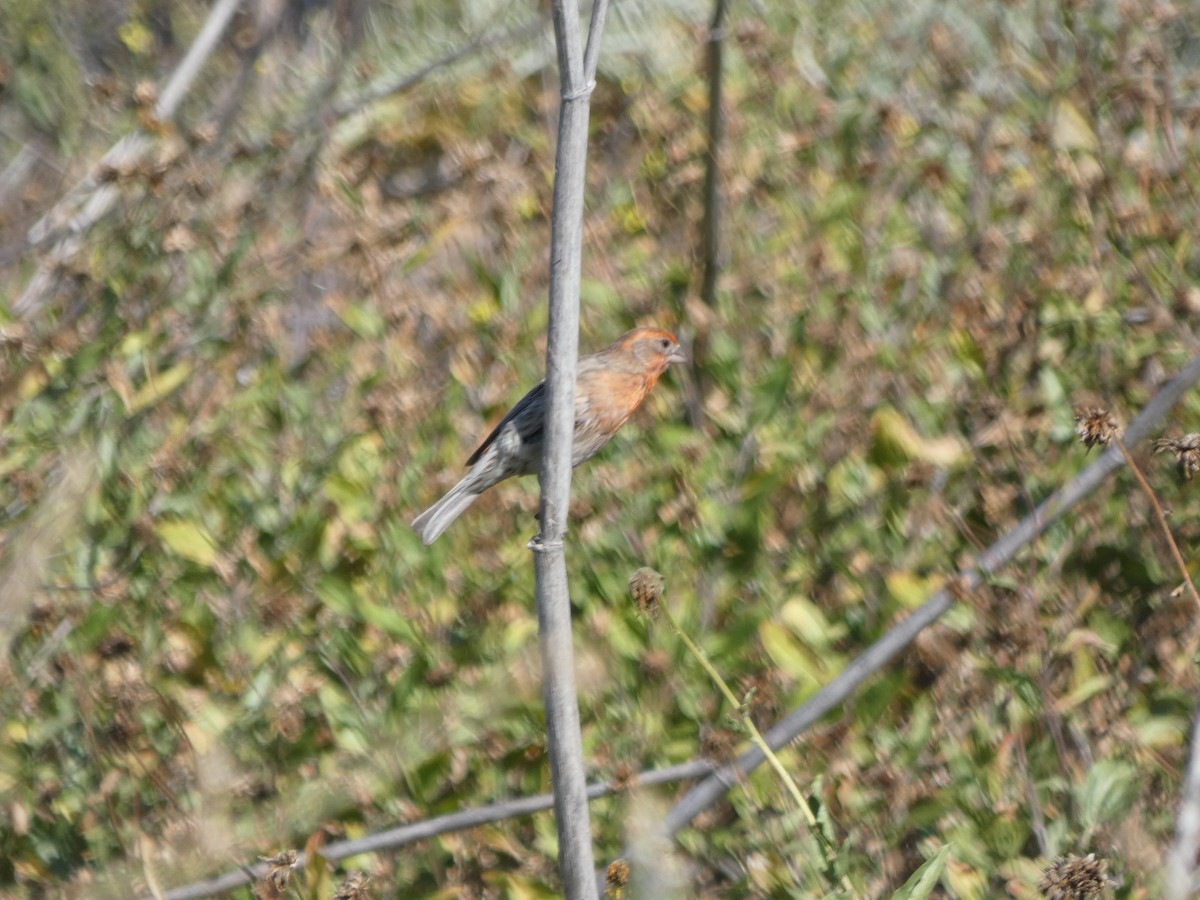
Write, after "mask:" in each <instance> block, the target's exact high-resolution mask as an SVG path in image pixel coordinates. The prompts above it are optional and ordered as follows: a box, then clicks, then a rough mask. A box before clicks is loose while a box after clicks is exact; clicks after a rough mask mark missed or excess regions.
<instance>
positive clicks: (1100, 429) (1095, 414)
mask: <svg viewBox="0 0 1200 900" xmlns="http://www.w3.org/2000/svg"><path fill="white" fill-rule="evenodd" d="M1118 431H1119V426H1118V425H1117V420H1116V419H1114V418H1113V416H1112V413H1110V412H1109V411H1108V410H1107V409H1101V408H1100V407H1098V406H1094V407H1092V408H1091V409H1081V410H1078V411H1077V412H1076V413H1075V433H1076V434H1078V435H1079V440H1081V441H1083V444H1084V446H1085V447H1087V448H1088V450H1091V449H1092V448H1093V447H1094V446H1096V445H1097V444H1100V445H1101V446H1104V445H1105V444H1107V443H1108V442H1109V441H1110V440H1112V439H1113V438H1114V437H1115V436H1116V435H1117V432H1118Z"/></svg>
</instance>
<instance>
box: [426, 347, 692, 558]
mask: <svg viewBox="0 0 1200 900" xmlns="http://www.w3.org/2000/svg"><path fill="white" fill-rule="evenodd" d="M686 360H687V356H686V355H685V354H684V352H683V351H682V350H681V349H680V348H679V341H678V340H676V339H675V335H673V334H671V333H670V332H669V331H663V330H662V329H661V328H635V329H634V330H633V331H630V332H627V333H626V334H623V335H621V337H620V338H618V339H617V341H616V343H614V344H613V345H612V346H610V347H605V348H604V349H603V350H601V351H600V352H599V353H591V354H589V355H587V356H581V357H580V358H579V367H578V370H577V374H576V379H575V438H574V442H573V445H572V447H573V455H572V458H571V465H572V466H577V465H579V464H580V463H582V462H585V461H587V460H589V459H591V458H592V457H593V456H595V455H596V454H597V453H599V452H600V449H601V448H602V447H603V446H604V445H605V444H607V443H608V442H609V441H610V440H612V437H613V435H614V434H616V433H617V432H618V431H620V429H621V426H622V425H624V424H625V423H626V422H628V421H629V417H630V416H631V415H633V413H634V411H635V410H636V409H637V408H638V407H639V406H641V404H642V401H643V400H645V399H646V395H647V394H648V393H650V389H651V388H652V387H654V385H655V383H656V382H657V381H658V379H659V377H660V376H661V375H662V373H663V372H665V371H666V370H667V367H668V366H669V365H671V363H674V362H685V361H686ZM545 420H546V382H544V381H543V382H542V383H541V384H539V385H538V386H537V387H535V388H534V389H533V390H532V391H530V392H529V393H528V394H526V395H525V396H524V397H522V398H521V401H520V402H519V403H518V404H517V405H516V406H514V407H513V408H512V409H510V410H509V411H508V415H506V416H505V417H504V418H503V419H501V420H500V424H499V425H497V426H496V427H495V428H494V429H492V433H491V434H489V435H488V436H487V437H486V438H484V440H483V443H482V444H480V445H479V449H478V450H476V451H475V452H474V453H472V454H471V458H470V459H468V460H467V465H469V466H470V467H471V471H469V472H468V473H467V474H466V477H464V478H463V480H462V481H460V482H459V483H458V484H456V485H455V486H454V487H452V488H451V489H450V492H449V493H448V494H446V496H444V497H443V498H442V499H441V500H439V501H438V502H437V503H435V504H433V506H431V507H429V509H427V510H425V512H423V513H421V514H420V515H419V516H417V517H416V518H415V519H414V520H413V523H412V525H413V528H415V529H416V530H417V533H418V534H419V535H421V540H423V541H424V542H425V543H426V544H432V543H433V542H434V541H436V540H437V539H438V537H439V536H440V535H441V533H442V532H443V531H445V530H446V529H447V528H448V527H449V526H450V523H451V522H453V521H454V520H455V519H457V518H458V517H459V516H461V515H462V514H463V512H464V511H465V510H466V508H467V507H468V506H470V505H471V504H472V503H474V502H475V498H476V497H478V496H479V495H480V494H482V493H483V492H484V491H486V490H487V489H488V488H490V487H491V486H492V485H493V484H496V483H498V482H501V481H503V480H504V479H505V478H511V477H512V476H513V475H529V474H532V473H534V472H538V471H539V470H540V469H541V465H542V433H543V429H544V425H545Z"/></svg>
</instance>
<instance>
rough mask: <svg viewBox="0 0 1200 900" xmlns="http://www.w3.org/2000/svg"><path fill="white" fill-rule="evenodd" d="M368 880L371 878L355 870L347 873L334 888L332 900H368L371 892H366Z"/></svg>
mask: <svg viewBox="0 0 1200 900" xmlns="http://www.w3.org/2000/svg"><path fill="white" fill-rule="evenodd" d="M370 880H371V876H369V875H368V874H367V873H366V872H360V871H358V870H357V869H355V870H354V871H352V872H347V873H346V877H345V878H343V879H342V880H341V881H339V882H338V885H337V887H336V888H334V894H333V900H368V898H369V897H370V896H371V892H370V891H368V890H367V883H368V882H369V881H370Z"/></svg>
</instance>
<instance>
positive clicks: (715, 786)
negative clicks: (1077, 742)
mask: <svg viewBox="0 0 1200 900" xmlns="http://www.w3.org/2000/svg"><path fill="white" fill-rule="evenodd" d="M1197 381H1200V356H1197V357H1195V358H1194V359H1192V361H1191V362H1189V363H1188V364H1187V366H1185V367H1184V369H1183V370H1182V371H1181V372H1180V373H1179V374H1178V375H1176V376H1175V378H1174V379H1172V380H1171V381H1170V382H1169V383H1168V384H1167V385H1166V387H1164V388H1163V389H1162V390H1161V391H1159V392H1158V394H1156V395H1155V396H1154V398H1153V399H1152V400H1151V401H1150V402H1149V403H1148V404H1146V407H1145V408H1144V409H1143V410H1142V412H1141V414H1140V415H1139V416H1138V417H1137V418H1136V419H1134V421H1133V423H1132V424H1131V425H1130V426H1129V428H1128V429H1127V430H1126V432H1125V441H1126V442H1127V443H1128V444H1130V445H1132V444H1134V443H1136V442H1138V441H1140V440H1142V439H1143V438H1144V437H1146V435H1147V434H1149V432H1150V429H1151V428H1153V427H1154V426H1155V425H1157V424H1158V422H1159V421H1160V420H1161V419H1162V417H1163V416H1164V415H1166V413H1167V411H1168V410H1170V409H1171V407H1173V406H1174V405H1175V404H1176V403H1178V402H1179V400H1180V398H1182V397H1183V395H1184V393H1186V392H1187V391H1188V389H1190V388H1191V387H1192V386H1193V385H1194V384H1196V382H1197ZM1124 462H1125V460H1124V457H1123V456H1122V455H1121V451H1120V450H1119V449H1118V448H1117V447H1110V448H1109V449H1108V450H1107V451H1106V452H1105V453H1104V455H1103V456H1101V457H1100V458H1098V459H1097V460H1096V461H1095V462H1094V463H1092V464H1091V465H1090V466H1088V467H1087V468H1086V469H1084V470H1083V472H1081V473H1080V474H1079V475H1078V476H1076V477H1075V478H1074V479H1073V480H1072V481H1070V482H1069V483H1067V484H1066V485H1065V486H1063V487H1062V488H1060V489H1059V490H1057V491H1055V492H1054V493H1053V494H1051V495H1050V497H1049V498H1048V499H1047V500H1046V501H1045V502H1043V503H1042V505H1041V506H1039V507H1038V508H1037V509H1036V510H1035V511H1034V512H1033V513H1032V514H1030V515H1029V516H1027V517H1026V518H1025V519H1024V520H1022V521H1021V522H1020V523H1018V525H1017V526H1016V527H1015V528H1014V529H1013V530H1012V531H1010V532H1009V533H1008V534H1006V535H1005V536H1004V537H1002V538H1001V539H1000V540H998V541H997V542H996V543H994V544H992V546H991V547H989V548H988V550H987V551H986V552H985V553H984V554H983V555H982V556H981V557H980V558H979V561H978V562H977V563H976V565H975V567H974V568H973V569H971V570H970V571H968V572H964V573H962V574H961V575H960V576H959V577H958V578H957V579H956V581H955V583H954V585H953V587H952V588H945V589H943V590H940V591H938V592H937V593H936V594H934V595H933V597H931V598H930V599H929V600H927V601H926V602H925V604H924V605H923V606H922V607H920V608H919V609H918V610H917V611H916V612H914V613H913V614H912V615H911V616H909V617H908V618H907V619H905V620H904V621H903V622H901V623H899V624H898V625H896V626H895V627H894V628H892V630H891V631H889V632H888V633H887V634H885V635H884V636H883V637H881V638H880V639H879V640H877V641H876V642H875V643H874V644H872V645H871V646H870V647H868V648H867V650H866V651H865V652H864V653H863V654H862V655H861V656H859V657H858V658H857V659H855V660H854V661H853V662H851V663H850V664H849V665H848V666H847V667H846V668H845V669H844V670H843V671H842V672H841V674H839V675H838V676H837V677H836V678H835V679H833V681H831V682H830V683H829V684H827V685H826V686H825V687H824V688H822V689H821V690H820V691H818V692H817V693H816V694H815V695H814V696H813V697H812V698H811V699H809V700H808V702H806V703H804V704H803V705H801V706H800V707H798V708H797V709H795V710H793V711H792V712H791V713H789V714H788V715H787V716H786V717H784V718H783V719H782V720H781V721H780V722H779V723H778V724H776V725H775V727H774V728H772V729H771V730H770V731H768V732H767V733H766V735H765V737H766V739H767V744H768V745H769V746H770V747H771V748H772V749H774V750H778V749H779V748H780V747H783V746H784V745H785V744H788V743H790V742H791V741H794V740H795V739H796V738H797V737H798V736H799V735H801V734H802V733H803V732H804V731H806V730H807V729H809V728H811V727H812V726H813V725H814V724H816V723H817V722H818V721H820V719H821V718H822V717H823V716H825V715H827V714H828V713H830V712H832V711H833V710H834V709H836V708H837V707H838V706H839V705H840V704H842V703H843V702H844V701H846V700H847V699H848V698H849V697H850V696H851V695H853V694H854V693H855V691H857V690H858V688H859V687H860V686H861V685H862V684H863V682H865V681H866V680H867V679H868V678H870V677H871V676H872V675H874V674H875V673H876V672H878V671H879V670H880V669H882V668H883V667H884V666H886V665H887V664H888V663H890V662H891V661H892V660H894V659H895V658H896V657H897V656H899V655H900V653H901V652H902V651H903V650H904V649H905V648H906V647H907V646H908V645H909V644H911V643H912V642H913V640H915V639H916V637H917V635H919V634H920V633H921V632H922V631H924V630H925V629H926V628H928V627H929V626H930V625H932V624H933V623H934V622H936V621H937V620H938V619H940V618H941V617H942V616H943V615H944V614H945V613H946V611H947V610H949V609H950V608H951V607H952V606H953V605H954V602H955V594H956V593H961V592H962V591H970V590H974V589H975V588H977V587H979V586H980V585H981V584H983V582H984V580H985V579H986V578H987V576H989V575H991V574H992V573H994V572H995V571H996V570H997V569H999V568H1000V567H1001V566H1003V565H1004V564H1006V563H1007V562H1008V561H1009V560H1011V559H1012V558H1013V557H1014V556H1016V554H1017V553H1018V552H1019V551H1020V550H1022V549H1024V547H1025V546H1026V545H1028V544H1029V543H1030V542H1032V541H1033V540H1034V539H1035V538H1036V537H1037V536H1038V535H1040V534H1041V533H1042V532H1043V531H1045V530H1046V528H1048V527H1049V526H1050V525H1052V524H1054V523H1055V522H1057V521H1058V520H1059V519H1061V518H1062V517H1063V516H1064V515H1066V514H1067V513H1068V512H1069V511H1070V510H1071V509H1072V508H1073V507H1075V506H1076V505H1077V504H1078V503H1080V502H1082V501H1083V500H1085V499H1087V498H1088V497H1089V496H1091V494H1092V493H1093V492H1094V491H1095V490H1096V489H1097V488H1098V487H1099V486H1100V485H1101V484H1102V483H1103V482H1104V481H1105V480H1106V479H1107V478H1108V477H1109V476H1110V475H1112V474H1113V473H1114V472H1116V471H1117V470H1118V469H1119V468H1121V466H1122V465H1123V464H1124ZM764 759H765V756H764V755H763V753H762V751H760V750H759V749H758V748H751V749H750V750H748V751H747V752H745V753H743V754H742V755H741V756H740V757H738V759H737V760H735V761H734V762H733V763H731V764H730V765H728V766H724V767H722V768H721V769H719V770H718V771H716V772H714V773H713V774H712V775H710V776H709V777H708V778H706V779H705V780H704V781H702V782H701V783H700V784H698V785H696V787H694V788H692V790H690V791H689V792H688V793H687V794H686V795H685V796H684V797H683V799H682V800H680V801H679V802H678V803H677V804H676V805H675V806H674V807H673V808H672V809H671V811H670V812H669V813H667V816H666V818H665V819H664V820H663V822H662V825H661V827H662V830H663V831H664V832H665V833H666V834H669V835H674V834H676V833H678V832H679V831H680V830H681V829H682V828H684V827H686V826H687V825H688V823H690V822H691V821H692V820H693V819H695V818H696V816H697V815H699V814H700V813H701V812H703V811H704V810H705V809H707V808H708V807H709V806H711V805H712V804H713V803H715V802H716V801H717V800H719V799H720V798H721V797H722V796H724V794H725V792H726V791H728V790H729V789H730V788H732V787H733V786H734V785H735V784H737V782H738V779H740V778H742V777H743V776H744V775H745V774H746V773H748V772H750V771H752V770H753V769H755V768H756V767H757V766H758V765H759V764H761V763H762V762H763V760H764Z"/></svg>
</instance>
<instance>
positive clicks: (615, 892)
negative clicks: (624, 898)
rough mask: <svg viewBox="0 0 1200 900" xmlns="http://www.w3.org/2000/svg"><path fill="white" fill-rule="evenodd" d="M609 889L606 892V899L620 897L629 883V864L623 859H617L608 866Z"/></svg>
mask: <svg viewBox="0 0 1200 900" xmlns="http://www.w3.org/2000/svg"><path fill="white" fill-rule="evenodd" d="M607 881H608V887H607V888H606V889H605V891H604V896H606V897H620V896H621V894H622V893H623V891H622V889H623V888H624V887H625V885H627V884H628V883H629V863H627V862H626V861H625V860H623V859H615V860H613V861H612V862H611V863H609V864H608V874H607Z"/></svg>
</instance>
